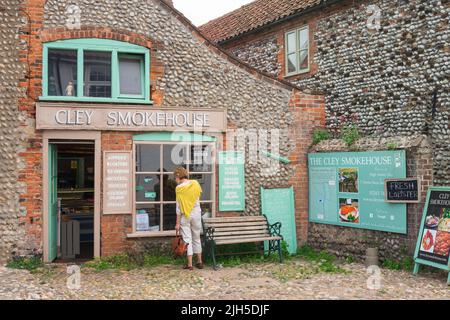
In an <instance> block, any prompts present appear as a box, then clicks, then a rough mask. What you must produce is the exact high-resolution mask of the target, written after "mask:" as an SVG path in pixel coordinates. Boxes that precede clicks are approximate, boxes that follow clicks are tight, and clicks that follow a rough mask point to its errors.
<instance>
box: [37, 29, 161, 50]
mask: <svg viewBox="0 0 450 320" xmlns="http://www.w3.org/2000/svg"><path fill="white" fill-rule="evenodd" d="M82 38H98V39H108V40H117V41H123V42H128V43H132V44H136V45H139V46H143V47H146V48H149V49H152V48H154V47H155V41H154V40H152V39H150V38H147V37H145V36H143V35H141V34H139V33H135V32H130V31H128V30H121V29H114V28H104V27H100V28H98V27H82V28H81V29H68V28H53V29H46V30H43V31H42V33H41V41H42V43H46V42H52V41H57V40H67V39H82ZM161 45H162V44H161V43H158V46H161Z"/></svg>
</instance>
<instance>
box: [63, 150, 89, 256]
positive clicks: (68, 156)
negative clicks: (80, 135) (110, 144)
mask: <svg viewBox="0 0 450 320" xmlns="http://www.w3.org/2000/svg"><path fill="white" fill-rule="evenodd" d="M56 148H57V175H58V176H57V196H58V231H59V232H58V248H59V250H58V260H63V261H65V260H89V259H92V258H93V257H94V180H95V178H94V177H95V176H94V168H95V159H94V154H95V145H94V142H85V141H83V142H76V141H73V142H57V143H56Z"/></svg>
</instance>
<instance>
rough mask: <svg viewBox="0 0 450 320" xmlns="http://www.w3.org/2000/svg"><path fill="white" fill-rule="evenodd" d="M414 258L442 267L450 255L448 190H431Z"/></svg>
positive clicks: (449, 204) (449, 201) (449, 190)
mask: <svg viewBox="0 0 450 320" xmlns="http://www.w3.org/2000/svg"><path fill="white" fill-rule="evenodd" d="M417 249H418V252H417V253H416V258H419V259H421V260H426V261H430V262H433V263H436V264H440V265H443V266H445V267H446V266H448V265H449V255H450V189H443V190H440V189H436V188H433V187H432V188H431V190H430V191H429V195H428V201H427V206H426V207H425V210H424V218H423V223H422V226H421V231H420V234H419V238H418V245H417Z"/></svg>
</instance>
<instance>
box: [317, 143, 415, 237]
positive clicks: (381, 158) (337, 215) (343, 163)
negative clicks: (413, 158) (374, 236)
mask: <svg viewBox="0 0 450 320" xmlns="http://www.w3.org/2000/svg"><path fill="white" fill-rule="evenodd" d="M308 169H309V222H312V223H320V224H329V225H337V226H341V227H348V228H358V229H365V230H376V231H383V232H391V233H398V234H407V231H408V230H407V207H406V204H405V203H387V202H386V201H385V180H386V179H404V178H406V152H405V150H395V151H369V152H331V153H310V154H309V155H308Z"/></svg>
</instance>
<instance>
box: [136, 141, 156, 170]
mask: <svg viewBox="0 0 450 320" xmlns="http://www.w3.org/2000/svg"><path fill="white" fill-rule="evenodd" d="M160 155H161V148H160V145H156V144H138V145H136V172H160V168H161V167H160V165H161V163H160V162H161V158H160Z"/></svg>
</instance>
